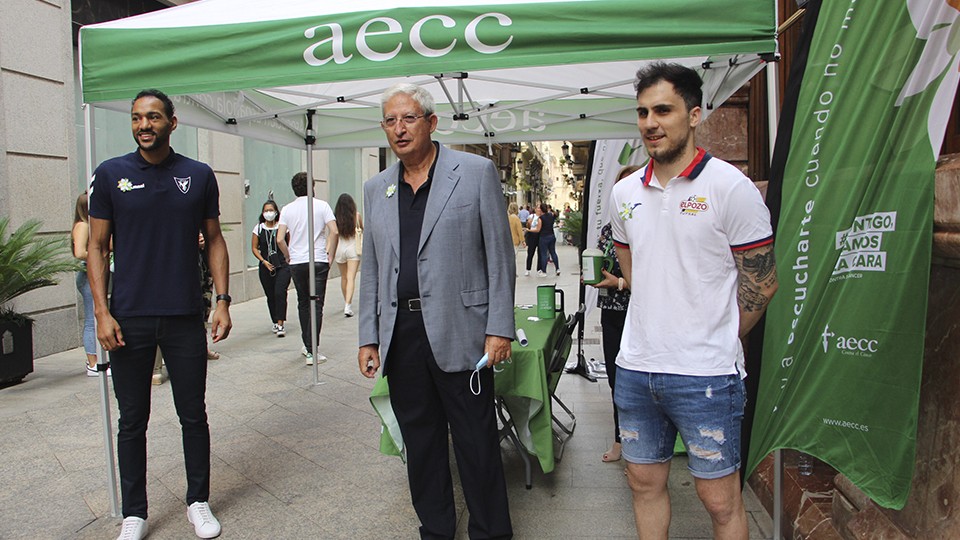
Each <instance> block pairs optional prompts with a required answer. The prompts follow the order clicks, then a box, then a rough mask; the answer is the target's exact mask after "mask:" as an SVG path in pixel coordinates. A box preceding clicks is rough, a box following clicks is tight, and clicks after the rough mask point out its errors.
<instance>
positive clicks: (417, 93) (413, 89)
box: [380, 83, 436, 116]
mask: <svg viewBox="0 0 960 540" xmlns="http://www.w3.org/2000/svg"><path fill="white" fill-rule="evenodd" d="M397 94H406V95H408V96H410V97H411V98H413V100H414V101H416V102H417V104H418V105H420V111H421V112H422V113H423V115H424V116H430V115H431V114H433V113H434V111H435V110H436V104H435V103H434V101H433V96H432V95H431V94H430V92H428V91H426V90H425V89H424V88H423V87H422V86H417V85H415V84H410V83H397V84H395V85H393V86H391V87H390V88H387V89H386V90H384V92H383V95H381V96H380V113H381V114H383V113H384V112H385V111H384V110H383V108H384V107H385V106H386V105H387V102H388V101H390V100H391V99H393V97H394V96H396V95H397Z"/></svg>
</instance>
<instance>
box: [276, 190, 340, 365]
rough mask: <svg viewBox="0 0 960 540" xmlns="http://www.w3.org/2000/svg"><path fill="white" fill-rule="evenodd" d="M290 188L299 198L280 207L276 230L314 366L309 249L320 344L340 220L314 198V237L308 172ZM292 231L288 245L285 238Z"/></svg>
mask: <svg viewBox="0 0 960 540" xmlns="http://www.w3.org/2000/svg"><path fill="white" fill-rule="evenodd" d="M290 187H291V188H293V194H294V195H296V196H297V198H296V199H295V200H294V201H293V202H292V203H290V204H288V205H286V206H284V207H283V209H282V210H280V229H279V230H278V231H277V247H279V248H280V252H281V253H283V256H284V257H285V258H286V259H287V263H288V264H289V265H290V277H292V278H293V285H294V287H295V288H296V289H297V312H298V315H299V316H300V339H301V340H302V341H303V349H302V352H303V355H304V356H306V357H307V365H308V366H312V365H313V351H312V349H311V347H312V343H311V337H310V249H311V248H312V249H313V256H314V272H315V273H314V284H315V286H316V291H317V293H316V294H317V304H316V309H315V311H316V318H317V343H318V344H319V343H320V327H321V326H322V324H321V323H322V322H323V300H324V298H325V296H326V292H327V274H328V273H330V259H331V258H332V257H333V255H334V254H335V253H336V252H337V242H338V241H339V239H340V235H339V232H338V231H337V219H336V217H334V215H333V210H332V209H331V208H330V205H329V204H327V202H326V201H322V200H320V199H318V198H316V197H314V198H313V205H312V206H313V238H310V234H309V230H308V227H307V218H308V216H309V211H308V209H307V208H308V206H309V205H310V204H309V203H310V200H309V199H308V198H307V173H305V172H298V173H297V174H295V175H293V178H292V179H291V180H290ZM288 231H289V233H290V243H289V245H288V244H287V242H286V241H285V238H286V236H287V232H288ZM326 360H327V357H326V356H323V355H321V354H319V353H318V354H317V362H318V363H323V362H325V361H326Z"/></svg>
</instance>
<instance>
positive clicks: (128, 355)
mask: <svg viewBox="0 0 960 540" xmlns="http://www.w3.org/2000/svg"><path fill="white" fill-rule="evenodd" d="M117 322H118V323H119V324H120V330H121V331H122V332H123V340H124V342H125V343H126V345H124V346H123V347H121V348H119V349H117V350H115V351H113V352H111V353H110V365H111V366H112V371H113V391H114V393H115V394H116V396H117V403H118V405H119V408H120V420H119V422H118V424H119V429H118V431H117V460H118V462H119V465H120V492H121V494H122V496H123V517H130V516H137V517H141V518H143V519H146V518H147V421H148V420H149V419H150V392H151V390H152V388H153V386H152V385H151V382H152V378H153V364H154V361H155V360H156V354H157V347H158V346H159V347H160V351H161V352H162V353H163V359H164V362H165V363H166V365H167V373H168V374H169V375H170V387H171V388H172V390H173V403H174V405H175V407H176V409H177V416H179V417H180V427H181V432H182V435H183V461H184V466H185V468H186V470H187V499H186V500H187V505H190V504H193V503H195V502H198V501H200V502H204V501H206V500H207V499H208V498H209V497H210V427H209V426H208V425H207V408H206V404H205V401H204V400H205V394H206V383H207V338H206V336H205V335H204V334H205V331H204V327H203V320H202V319H201V315H200V314H199V313H197V314H196V315H182V316H167V317H124V318H118V319H117Z"/></svg>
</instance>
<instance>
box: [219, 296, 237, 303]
mask: <svg viewBox="0 0 960 540" xmlns="http://www.w3.org/2000/svg"><path fill="white" fill-rule="evenodd" d="M221 300H223V301H224V302H226V303H228V304H229V303H230V302H231V301H233V298H230V295H229V294H218V295H217V302H219V301H221Z"/></svg>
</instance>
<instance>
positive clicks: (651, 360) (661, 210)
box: [611, 148, 773, 377]
mask: <svg viewBox="0 0 960 540" xmlns="http://www.w3.org/2000/svg"><path fill="white" fill-rule="evenodd" d="M611 204H612V205H613V206H612V207H611V216H612V219H611V224H612V229H613V240H614V243H615V244H617V245H619V246H620V247H625V248H629V249H630V254H631V261H632V263H633V269H632V272H633V273H632V278H631V280H630V281H631V296H630V306H629V308H628V310H627V320H626V324H625V326H624V330H623V338H622V340H621V342H620V354H619V355H618V356H617V365H618V366H620V367H622V368H624V369H629V370H633V371H647V372H652V373H672V374H678V375H692V376H716V375H730V374H734V373H739V374H740V376H741V377H745V376H746V371H745V370H744V366H743V362H744V360H743V349H742V347H741V346H740V339H739V336H738V333H739V326H740V311H739V307H738V305H737V267H736V264H735V262H734V260H733V252H734V251H738V250H747V249H752V248H756V247H760V246H763V245H766V244H770V243H772V242H773V232H772V229H771V227H770V212H769V211H768V210H767V207H766V205H764V203H763V199H762V198H761V196H760V192H759V191H758V190H757V188H756V187H755V186H754V185H753V183H752V182H751V181H750V180H749V179H748V178H747V177H746V176H744V175H743V173H741V172H740V170H739V169H737V168H736V167H734V166H733V165H730V164H729V163H727V162H725V161H722V160H720V159H717V158H714V157H713V156H711V155H710V154H708V153H707V152H706V151H704V150H703V149H702V148H697V155H696V157H695V158H694V160H693V162H691V163H690V165H689V166H688V167H687V168H686V169H684V171H683V172H681V173H680V174H679V175H678V176H677V177H676V178H673V179H671V180H670V182H668V183H667V187H666V188H663V187H661V186H660V183H659V182H658V180H657V179H656V178H655V177H654V175H653V162H652V161H651V162H650V163H648V164H647V166H646V167H645V168H643V169H641V170H639V171H637V172H635V173H634V174H632V175H630V176H628V177H626V178H624V179H623V180H621V181H620V182H617V184H616V185H614V187H613V193H612V194H611Z"/></svg>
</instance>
